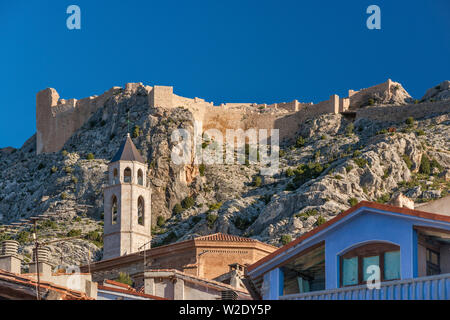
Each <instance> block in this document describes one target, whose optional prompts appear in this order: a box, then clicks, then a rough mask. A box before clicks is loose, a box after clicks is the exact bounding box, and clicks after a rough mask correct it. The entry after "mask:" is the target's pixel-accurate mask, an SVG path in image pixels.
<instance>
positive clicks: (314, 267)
mask: <svg viewBox="0 0 450 320" xmlns="http://www.w3.org/2000/svg"><path fill="white" fill-rule="evenodd" d="M281 271H282V272H283V295H287V294H295V293H305V292H312V291H319V290H325V244H324V242H321V243H319V244H317V245H315V246H312V247H310V248H308V249H306V250H304V251H303V252H301V253H299V254H298V256H297V257H295V258H293V259H292V260H291V261H289V262H288V263H286V264H285V265H283V266H282V267H281Z"/></svg>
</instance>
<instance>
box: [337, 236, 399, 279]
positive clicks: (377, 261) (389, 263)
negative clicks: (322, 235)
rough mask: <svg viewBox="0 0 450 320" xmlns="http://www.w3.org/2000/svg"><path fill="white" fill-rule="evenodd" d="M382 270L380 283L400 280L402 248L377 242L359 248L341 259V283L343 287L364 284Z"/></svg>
mask: <svg viewBox="0 0 450 320" xmlns="http://www.w3.org/2000/svg"><path fill="white" fill-rule="evenodd" d="M370 266H377V267H379V268H380V277H381V279H380V281H387V280H395V279H400V247H399V246H397V245H394V244H389V243H383V242H377V243H370V244H366V245H362V246H359V247H357V248H355V249H352V250H350V251H348V252H347V253H345V254H343V255H342V256H341V257H340V283H341V287H342V286H354V285H359V284H364V283H366V282H367V280H368V279H369V277H370V276H372V275H373V271H372V270H370V268H369V267H370Z"/></svg>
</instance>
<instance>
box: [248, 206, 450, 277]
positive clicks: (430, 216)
mask: <svg viewBox="0 0 450 320" xmlns="http://www.w3.org/2000/svg"><path fill="white" fill-rule="evenodd" d="M363 207H365V208H371V209H377V210H383V211H388V212H393V213H401V214H404V215H409V216H414V217H418V218H424V219H429V220H434V221H444V222H450V216H444V215H440V214H436V213H430V212H425V211H419V210H413V209H409V208H400V207H395V206H391V205H387V204H381V203H376V202H369V201H361V202H359V203H358V204H357V205H355V206H353V207H351V208H350V209H348V210H347V211H345V212H343V213H341V214H339V215H337V216H336V217H334V218H333V219H330V220H328V221H327V222H325V223H324V224H322V225H320V226H319V227H317V228H314V229H313V230H311V231H309V232H307V233H305V234H303V235H302V236H300V237H298V238H297V239H295V240H294V241H292V242H290V243H288V244H287V245H285V246H283V247H281V248H279V249H278V250H276V251H274V252H272V253H271V254H269V255H267V256H265V257H264V258H262V259H260V260H258V261H257V262H255V263H254V264H252V265H250V266H248V268H247V270H248V272H251V271H252V270H255V269H256V268H257V267H259V266H261V265H263V264H265V263H266V262H268V261H270V260H271V259H272V258H274V257H276V256H277V255H279V254H281V253H283V252H285V251H287V250H288V249H290V248H292V247H294V246H296V245H298V244H300V243H301V242H302V241H304V240H306V239H308V238H310V237H312V236H313V235H315V234H317V233H319V232H320V231H322V230H325V229H327V228H328V227H330V226H331V225H333V224H335V223H336V222H338V221H339V220H341V219H343V218H345V217H346V216H348V215H350V214H352V213H353V212H355V211H356V210H358V209H360V208H363Z"/></svg>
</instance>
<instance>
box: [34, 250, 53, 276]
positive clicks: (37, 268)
mask: <svg viewBox="0 0 450 320" xmlns="http://www.w3.org/2000/svg"><path fill="white" fill-rule="evenodd" d="M49 255H50V250H49V249H48V248H47V247H41V248H38V249H37V257H38V258H39V259H38V260H39V264H38V263H37V262H36V248H34V249H33V262H31V263H30V273H38V272H39V274H40V275H42V276H43V278H44V279H49V278H51V276H52V266H51V264H49V263H48V257H49Z"/></svg>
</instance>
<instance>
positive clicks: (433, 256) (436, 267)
mask: <svg viewBox="0 0 450 320" xmlns="http://www.w3.org/2000/svg"><path fill="white" fill-rule="evenodd" d="M439 260H440V257H439V252H436V251H434V250H431V249H429V248H427V276H432V275H435V274H441V265H440V263H439V262H440V261H439Z"/></svg>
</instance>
